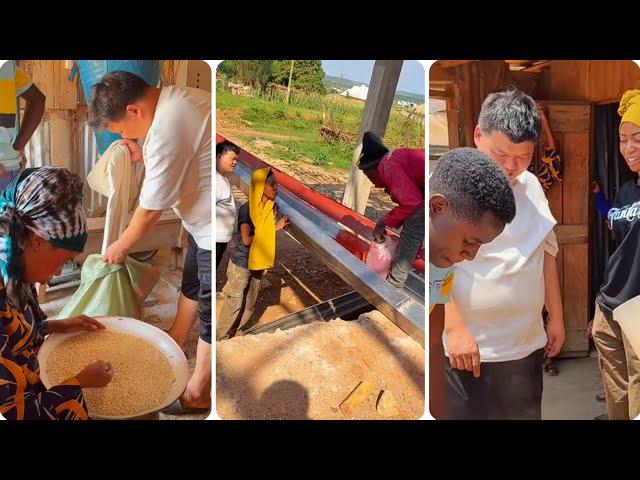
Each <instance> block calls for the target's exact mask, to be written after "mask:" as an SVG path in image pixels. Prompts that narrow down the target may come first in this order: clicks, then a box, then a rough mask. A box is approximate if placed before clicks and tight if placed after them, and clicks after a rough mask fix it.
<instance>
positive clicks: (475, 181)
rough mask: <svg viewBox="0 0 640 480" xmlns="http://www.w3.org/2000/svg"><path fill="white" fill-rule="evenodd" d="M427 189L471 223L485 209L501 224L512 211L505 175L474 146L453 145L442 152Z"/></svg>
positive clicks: (510, 219) (514, 209) (474, 221)
mask: <svg viewBox="0 0 640 480" xmlns="http://www.w3.org/2000/svg"><path fill="white" fill-rule="evenodd" d="M429 192H430V194H431V195H433V194H436V193H437V194H441V195H444V197H445V199H446V200H447V202H448V204H449V206H450V207H451V210H452V212H453V215H454V216H455V217H456V218H462V219H465V220H468V221H469V222H471V223H472V224H477V223H478V222H479V221H480V218H481V217H482V214H483V213H485V212H491V213H492V214H493V215H494V217H496V219H498V220H499V221H501V222H502V223H505V224H506V223H509V222H511V221H512V220H513V217H514V216H515V214H516V201H515V198H514V196H513V190H511V185H509V180H508V179H507V177H506V175H505V174H504V173H503V172H502V169H501V168H500V167H499V166H498V164H497V163H495V162H494V161H493V160H491V158H489V157H488V156H487V155H485V154H484V153H482V152H481V151H480V150H476V149H475V148H456V149H453V150H451V151H449V152H448V153H446V154H445V155H443V156H442V157H441V158H440V160H439V161H438V165H437V166H436V168H435V170H434V171H433V173H432V174H431V178H429Z"/></svg>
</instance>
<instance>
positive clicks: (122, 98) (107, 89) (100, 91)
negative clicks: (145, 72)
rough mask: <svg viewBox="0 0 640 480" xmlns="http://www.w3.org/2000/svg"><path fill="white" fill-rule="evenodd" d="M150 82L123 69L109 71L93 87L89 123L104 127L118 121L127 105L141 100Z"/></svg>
mask: <svg viewBox="0 0 640 480" xmlns="http://www.w3.org/2000/svg"><path fill="white" fill-rule="evenodd" d="M147 88H149V84H148V83H147V82H145V81H144V80H143V79H142V78H140V77H139V76H138V75H135V74H133V73H130V72H125V71H122V70H116V71H115V72H109V73H107V74H106V75H105V76H103V77H102V79H100V82H99V83H96V84H95V85H93V86H92V87H91V96H92V100H91V104H90V105H89V125H91V126H92V127H93V128H96V129H103V128H105V126H106V125H107V123H109V122H117V121H119V120H120V119H122V117H124V115H125V113H126V108H127V105H131V104H132V103H134V102H135V101H137V100H139V99H140V98H141V97H142V96H143V95H144V92H145V90H146V89H147Z"/></svg>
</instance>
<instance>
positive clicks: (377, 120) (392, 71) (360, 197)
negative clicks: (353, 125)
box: [342, 60, 402, 214]
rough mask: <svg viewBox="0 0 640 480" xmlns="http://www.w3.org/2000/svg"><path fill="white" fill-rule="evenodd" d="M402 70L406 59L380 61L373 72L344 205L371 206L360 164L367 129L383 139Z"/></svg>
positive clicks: (359, 208) (368, 185) (359, 209)
mask: <svg viewBox="0 0 640 480" xmlns="http://www.w3.org/2000/svg"><path fill="white" fill-rule="evenodd" d="M401 69H402V60H376V63H375V65H374V66H373V72H372V73H371V82H370V83H369V93H368V94H367V100H366V102H365V104H364V113H363V115H362V123H361V124H360V132H359V133H358V141H357V144H356V148H355V150H354V154H353V163H352V165H351V173H350V174H349V182H348V183H347V186H346V188H345V191H344V196H343V197H342V204H343V205H345V206H347V207H349V208H350V209H352V210H355V211H356V212H358V213H360V214H363V213H364V211H365V209H366V207H367V201H368V200H369V191H370V190H371V182H370V181H369V179H368V178H367V177H366V176H365V175H364V174H363V173H362V172H361V171H360V169H359V168H358V166H357V165H356V162H357V160H358V157H359V156H360V152H361V151H362V137H363V136H364V133H365V132H367V131H371V132H373V133H374V134H376V135H377V136H379V137H380V138H383V137H384V133H385V131H386V130H387V122H388V121H389V115H390V113H391V107H392V106H393V98H394V96H395V94H396V87H397V85H398V79H399V78H400V70H401Z"/></svg>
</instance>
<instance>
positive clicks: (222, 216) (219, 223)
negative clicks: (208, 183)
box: [216, 140, 240, 269]
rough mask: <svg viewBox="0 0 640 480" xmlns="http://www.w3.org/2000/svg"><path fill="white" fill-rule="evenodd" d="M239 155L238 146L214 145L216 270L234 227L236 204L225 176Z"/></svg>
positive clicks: (234, 165)
mask: <svg viewBox="0 0 640 480" xmlns="http://www.w3.org/2000/svg"><path fill="white" fill-rule="evenodd" d="M239 153H240V149H239V148H238V146H237V145H234V144H233V143H231V142H229V141H227V140H224V141H222V142H220V143H218V144H216V269H217V268H218V265H220V261H221V260H222V256H223V255H224V251H225V250H226V249H227V244H228V243H229V242H230V241H231V237H233V232H235V227H236V217H237V215H236V202H235V199H234V198H233V190H232V189H231V183H230V182H229V179H228V178H227V177H226V176H225V174H227V173H231V172H233V169H234V168H236V165H237V164H238V154H239Z"/></svg>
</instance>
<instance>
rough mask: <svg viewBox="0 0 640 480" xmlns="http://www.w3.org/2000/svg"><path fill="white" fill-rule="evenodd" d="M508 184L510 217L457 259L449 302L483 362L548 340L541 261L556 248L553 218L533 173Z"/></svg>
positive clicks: (519, 354) (517, 355)
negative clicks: (512, 204) (471, 254)
mask: <svg viewBox="0 0 640 480" xmlns="http://www.w3.org/2000/svg"><path fill="white" fill-rule="evenodd" d="M512 185H513V194H514V196H515V200H516V216H515V218H514V220H513V221H512V222H511V223H509V224H507V225H506V226H505V229H504V231H503V232H502V233H501V234H500V235H499V236H498V237H496V239H495V240H494V241H493V242H491V243H488V244H485V245H482V246H481V247H480V249H479V250H478V253H477V255H476V257H475V258H474V259H473V260H472V261H464V262H461V263H458V264H456V280H455V282H454V284H453V291H452V294H451V303H453V304H455V306H456V308H457V309H458V311H459V312H460V315H461V316H462V320H463V321H464V323H465V325H466V326H467V327H468V328H469V330H470V331H471V333H472V334H473V336H474V337H475V339H476V341H477V342H478V346H479V348H480V360H481V361H482V362H505V361H510V360H518V359H521V358H524V357H526V356H527V355H530V354H531V353H533V352H534V351H536V350H538V349H539V348H542V347H544V345H545V344H546V342H547V337H546V333H545V330H544V326H543V322H542V308H543V306H544V293H545V292H544V275H543V265H544V263H543V262H544V254H545V252H547V253H549V254H551V255H553V256H554V257H555V256H556V255H557V253H558V243H557V239H556V236H555V233H554V231H553V227H554V226H555V224H556V220H555V218H553V215H552V214H551V210H549V203H548V201H547V199H546V197H545V195H544V191H543V190H542V187H541V186H540V182H539V181H538V179H537V178H536V177H535V175H533V174H532V173H531V172H529V171H525V172H524V173H522V174H521V175H519V176H518V177H517V178H516V180H515V181H514V183H513V184H512ZM448 305H449V304H448ZM448 305H445V309H447V308H448V309H450V308H451V307H449V306H448ZM445 315H446V310H445ZM443 342H444V344H445V349H446V339H443Z"/></svg>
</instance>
